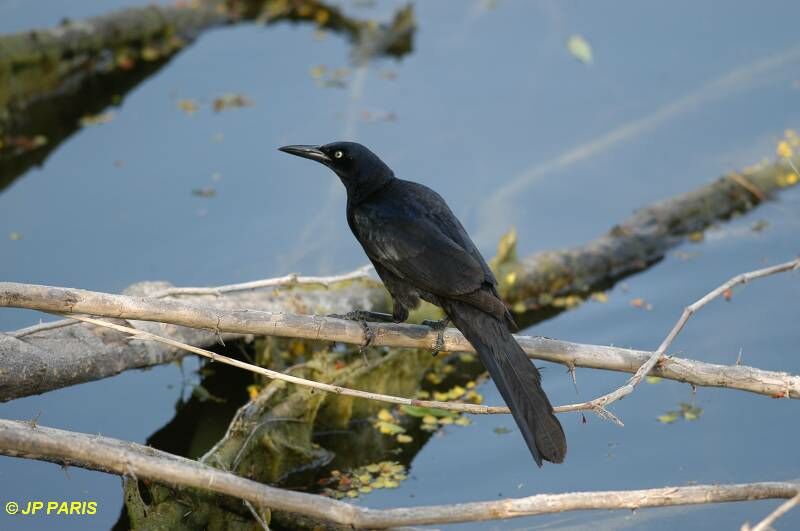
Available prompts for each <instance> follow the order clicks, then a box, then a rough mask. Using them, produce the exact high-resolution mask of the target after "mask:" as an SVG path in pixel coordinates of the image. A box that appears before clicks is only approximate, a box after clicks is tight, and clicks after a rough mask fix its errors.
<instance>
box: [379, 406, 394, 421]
mask: <svg viewBox="0 0 800 531" xmlns="http://www.w3.org/2000/svg"><path fill="white" fill-rule="evenodd" d="M378 420H382V421H384V422H394V421H395V418H394V415H392V414H391V413H390V412H389V410H388V409H386V408H384V409H381V410H380V411H378Z"/></svg>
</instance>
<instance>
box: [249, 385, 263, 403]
mask: <svg viewBox="0 0 800 531" xmlns="http://www.w3.org/2000/svg"><path fill="white" fill-rule="evenodd" d="M260 392H261V387H260V386H258V385H248V386H247V394H248V396H249V397H250V400H255V399H256V397H257V396H258V393H260Z"/></svg>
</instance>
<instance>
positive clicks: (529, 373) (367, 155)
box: [280, 142, 567, 466]
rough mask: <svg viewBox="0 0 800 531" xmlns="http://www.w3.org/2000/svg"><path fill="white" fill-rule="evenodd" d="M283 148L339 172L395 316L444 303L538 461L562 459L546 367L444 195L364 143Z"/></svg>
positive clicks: (350, 215)
mask: <svg viewBox="0 0 800 531" xmlns="http://www.w3.org/2000/svg"><path fill="white" fill-rule="evenodd" d="M280 150H281V151H284V152H286V153H290V154H292V155H297V156H298V157H303V158H307V159H311V160H315V161H317V162H320V163H322V164H324V165H325V166H327V167H329V168H330V169H331V170H333V171H334V172H335V173H336V174H337V175H338V176H339V178H340V179H341V181H342V183H343V184H344V186H345V188H346V189H347V223H348V224H349V225H350V229H351V230H352V231H353V234H354V235H355V237H356V239H357V240H358V241H359V243H361V246H362V247H363V248H364V251H365V252H366V253H367V256H368V257H369V259H370V260H371V261H372V264H373V265H374V266H375V270H376V271H377V273H378V275H379V276H380V277H381V280H383V283H384V284H385V285H386V288H387V289H388V290H389V293H391V295H392V299H393V302H394V309H393V312H392V317H393V319H394V320H395V321H396V322H402V321H405V320H406V319H407V318H408V312H409V310H412V309H414V308H415V307H417V305H418V304H419V300H420V298H422V299H424V300H426V301H428V302H430V303H432V304H435V305H437V306H439V307H441V308H442V309H444V311H445V314H446V315H447V317H448V319H449V320H450V321H452V322H453V324H455V326H456V327H457V328H458V329H459V330H461V333H463V334H464V336H465V337H466V338H467V340H469V342H470V343H471V344H472V346H473V347H475V350H476V351H477V353H478V355H479V357H480V359H481V361H482V362H483V364H484V366H486V368H487V369H488V370H489V374H491V376H492V379H493V380H494V383H495V385H497V388H498V389H499V390H500V394H501V395H503V398H504V399H505V401H506V404H508V406H509V407H510V408H511V412H512V414H513V415H514V420H516V422H517V425H518V426H519V429H520V431H522V435H523V437H524V438H525V442H526V443H527V444H528V448H529V449H530V451H531V454H533V458H534V460H535V461H536V464H538V465H539V466H542V459H545V460H547V461H551V462H553V463H560V462H562V461H563V460H564V455H565V454H566V452H567V442H566V438H565V436H564V431H563V429H562V428H561V424H560V423H559V422H558V420H557V419H556V417H555V415H554V414H553V406H551V405H550V401H549V400H548V399H547V395H546V394H545V393H544V391H543V390H542V387H541V383H540V380H541V376H540V375H539V371H538V370H537V369H536V367H534V365H533V364H532V363H531V362H530V360H528V357H527V356H526V355H525V352H523V350H522V348H521V347H520V346H519V344H518V343H517V342H516V340H515V339H514V337H513V336H512V335H511V332H510V329H514V330H516V324H515V323H514V319H513V317H512V316H511V314H510V313H509V311H508V308H507V307H506V305H505V304H504V303H503V301H502V300H501V299H500V297H499V295H498V294H497V280H496V279H495V277H494V275H493V274H492V271H491V270H490V269H489V266H488V265H487V264H486V261H485V260H484V259H483V257H482V256H481V254H480V252H478V249H477V247H475V244H474V243H473V242H472V240H471V239H470V237H469V235H468V234H467V232H466V231H465V230H464V227H463V226H462V225H461V223H460V222H459V221H458V219H457V218H456V217H455V215H454V214H453V212H452V211H451V210H450V208H449V207H448V206H447V203H445V201H444V199H442V197H441V196H440V195H439V194H437V193H436V192H434V191H433V190H431V189H430V188H428V187H427V186H423V185H421V184H418V183H415V182H411V181H404V180H402V179H398V178H397V177H395V175H394V172H393V171H392V170H391V169H390V168H389V167H388V166H387V165H386V164H385V163H384V162H383V161H382V160H381V159H380V158H378V156H377V155H375V154H374V153H373V152H372V151H370V150H369V149H367V148H366V147H364V146H362V145H361V144H356V143H353V142H334V143H332V144H326V145H323V146H285V147H282V148H280Z"/></svg>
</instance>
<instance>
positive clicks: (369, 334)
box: [328, 310, 394, 365]
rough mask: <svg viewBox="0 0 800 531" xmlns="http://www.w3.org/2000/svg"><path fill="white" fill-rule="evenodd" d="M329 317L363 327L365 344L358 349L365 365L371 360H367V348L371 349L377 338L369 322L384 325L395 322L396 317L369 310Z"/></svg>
mask: <svg viewBox="0 0 800 531" xmlns="http://www.w3.org/2000/svg"><path fill="white" fill-rule="evenodd" d="M328 317H333V318H335V319H345V320H347V321H356V322H357V323H358V324H360V325H361V329H362V330H363V331H364V344H363V345H361V346H359V347H358V351H359V352H360V353H361V356H362V357H363V358H364V363H365V364H366V365H369V360H367V347H369V345H370V343H372V340H373V339H374V338H375V332H373V331H372V329H371V328H370V327H369V324H368V323H367V321H377V322H382V323H392V322H394V317H392V315H391V314H388V313H381V312H370V311H367V310H353V311H351V312H347V313H346V314H344V315H340V314H335V313H332V314H330V315H328Z"/></svg>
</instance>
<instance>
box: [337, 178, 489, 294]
mask: <svg viewBox="0 0 800 531" xmlns="http://www.w3.org/2000/svg"><path fill="white" fill-rule="evenodd" d="M398 191H399V192H400V193H397V192H398ZM405 191H407V190H406V189H401V190H394V191H393V192H394V193H392V194H391V195H388V196H387V197H386V199H385V200H382V201H374V202H366V203H363V204H361V205H359V206H357V207H356V208H354V209H353V211H352V212H351V215H350V223H351V226H352V229H353V232H354V233H355V236H356V238H358V240H359V242H360V243H361V245H362V246H363V247H364V250H365V251H366V253H367V255H368V256H369V257H370V259H371V260H373V261H374V262H377V263H379V264H381V265H382V266H383V267H385V268H386V269H388V270H389V271H391V272H392V273H394V274H395V275H397V276H398V277H399V278H401V279H403V280H404V281H406V282H408V283H409V284H411V285H413V286H415V287H417V288H419V289H422V290H425V291H427V292H429V293H433V294H435V295H438V296H443V297H457V296H459V295H464V294H467V293H471V292H474V291H476V290H478V289H480V288H481V287H482V285H483V284H484V282H486V280H487V279H486V272H485V271H484V267H483V264H482V263H481V262H482V259H480V258H479V259H476V258H475V257H474V256H473V255H472V253H470V252H469V251H467V250H466V249H464V247H463V246H462V245H461V244H460V243H459V242H457V241H455V240H454V239H453V238H452V237H451V236H450V235H448V234H447V232H449V231H448V227H447V226H446V223H443V222H442V220H441V219H440V217H441V216H440V213H439V212H437V211H434V210H432V209H430V208H428V207H429V206H430V205H426V203H428V202H429V201H426V199H429V198H420V197H419V196H418V194H414V193H411V194H406V193H403V192H405ZM440 200H441V199H440ZM442 203H443V201H442ZM444 207H445V208H446V205H444ZM448 213H449V209H448ZM450 216H453V215H452V213H450ZM445 217H446V216H445ZM456 223H457V220H456ZM462 230H463V229H462ZM478 257H480V255H478Z"/></svg>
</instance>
